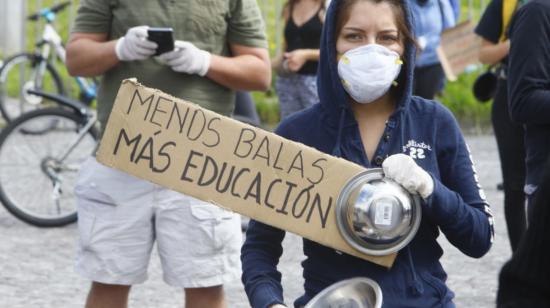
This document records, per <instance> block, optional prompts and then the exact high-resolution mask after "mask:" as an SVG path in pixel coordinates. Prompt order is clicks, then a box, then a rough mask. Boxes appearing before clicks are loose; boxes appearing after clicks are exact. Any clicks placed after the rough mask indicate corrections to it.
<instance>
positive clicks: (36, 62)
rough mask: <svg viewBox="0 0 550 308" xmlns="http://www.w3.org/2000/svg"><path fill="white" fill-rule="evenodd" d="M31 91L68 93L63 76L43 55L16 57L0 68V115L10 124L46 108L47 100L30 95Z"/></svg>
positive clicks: (20, 55) (18, 55)
mask: <svg viewBox="0 0 550 308" xmlns="http://www.w3.org/2000/svg"><path fill="white" fill-rule="evenodd" d="M43 63H46V64H45V69H44V70H43V72H41V69H40V67H41V66H42V65H43ZM28 89H36V90H41V91H44V92H49V93H57V94H61V95H64V94H65V89H64V87H63V82H62V81H61V77H60V76H59V73H58V72H57V70H56V69H55V67H54V66H53V65H52V64H51V63H50V62H48V61H47V60H46V59H44V58H42V56H40V55H35V54H30V53H19V54H16V55H14V56H12V57H11V58H9V59H7V60H6V62H4V65H3V66H2V67H1V68H0V112H2V116H3V117H4V119H6V121H8V122H9V121H12V120H13V119H15V118H17V117H18V116H19V115H21V114H22V113H24V112H27V111H31V110H34V109H37V108H39V107H46V106H44V105H43V102H44V99H43V98H42V97H40V96H36V95H32V94H28V93H27V90H28ZM53 104H54V103H53V102H50V103H49V105H53ZM41 105H42V106H41ZM45 105H48V104H45Z"/></svg>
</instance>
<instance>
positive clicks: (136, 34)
mask: <svg viewBox="0 0 550 308" xmlns="http://www.w3.org/2000/svg"><path fill="white" fill-rule="evenodd" d="M148 28H149V27H148V26H138V27H133V28H130V29H128V31H127V32H126V35H124V36H123V37H121V38H119V39H118V41H117V42H116V46H115V52H116V56H117V58H118V59H119V60H120V61H134V60H145V59H147V58H149V57H150V56H152V55H154V54H155V51H156V49H157V43H155V42H152V41H149V40H147V29H148Z"/></svg>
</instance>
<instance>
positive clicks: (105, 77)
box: [67, 0, 271, 308]
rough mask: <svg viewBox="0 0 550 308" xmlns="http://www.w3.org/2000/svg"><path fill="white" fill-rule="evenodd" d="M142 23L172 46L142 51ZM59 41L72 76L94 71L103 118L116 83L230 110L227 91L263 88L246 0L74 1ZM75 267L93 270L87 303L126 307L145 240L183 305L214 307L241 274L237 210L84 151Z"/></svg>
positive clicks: (260, 43) (144, 260)
mask: <svg viewBox="0 0 550 308" xmlns="http://www.w3.org/2000/svg"><path fill="white" fill-rule="evenodd" d="M149 26H154V27H171V28H173V30H174V32H173V33H174V39H175V49H174V50H172V51H169V52H166V53H164V54H161V55H160V56H158V57H157V58H153V55H154V54H155V51H156V48H157V44H156V43H154V42H152V41H149V40H148V39H147V38H148V29H149ZM71 31H72V32H71V35H70V38H69V43H68V45H67V67H68V69H69V72H70V73H71V74H72V75H78V76H99V75H101V76H102V78H101V83H100V85H99V92H98V97H97V103H98V119H99V122H100V124H101V125H102V126H103V125H105V124H106V122H107V119H108V117H109V113H110V112H111V108H112V105H113V102H114V100H115V96H116V94H117V91H118V88H119V86H120V84H121V81H122V80H123V79H125V78H130V77H137V79H138V81H139V82H141V83H143V84H144V85H146V86H148V87H153V88H157V89H160V90H162V91H164V92H166V93H168V94H170V95H173V96H175V97H179V98H182V99H186V100H188V101H191V102H193V103H196V104H198V105H200V106H202V107H204V108H207V109H210V110H212V111H214V112H218V113H220V114H222V115H226V116H229V115H230V114H231V113H232V111H233V108H234V99H235V92H234V89H235V90H236V89H238V90H265V89H267V88H268V86H269V84H270V83H271V67H270V63H269V55H268V52H267V42H266V38H265V30H264V26H263V21H262V18H261V13H260V10H259V7H258V5H257V3H256V1H255V0H228V1H223V0H210V1H208V2H205V3H203V1H199V2H197V1H194V0H179V1H170V3H168V2H164V1H142V2H139V4H137V2H135V1H131V0H118V1H110V0H109V1H107V0H81V1H80V4H79V8H78V13H77V16H76V20H75V22H74V27H73V28H72V30H71ZM75 194H76V196H77V199H78V230H79V238H80V240H79V246H78V253H77V261H76V271H77V272H78V273H79V274H81V275H83V276H84V277H86V278H88V279H90V280H92V286H91V289H90V292H89V294H88V298H87V302H86V307H89V308H91V307H101V308H105V307H126V306H127V302H128V294H129V292H130V288H131V286H132V285H134V284H137V283H142V282H144V281H145V280H146V279H147V267H148V264H149V258H150V254H151V250H152V248H153V245H154V243H155V242H156V244H157V248H158V252H159V256H160V258H161V263H162V267H163V273H164V280H165V282H166V283H167V284H169V285H171V286H174V287H178V288H182V289H184V292H185V307H188V308H192V307H198V308H202V307H209V308H216V307H225V306H226V303H225V297H224V291H223V284H224V283H227V282H229V281H231V280H233V279H234V278H236V277H238V276H239V274H240V260H239V248H240V247H241V240H242V236H241V228H240V219H239V216H238V215H236V214H234V213H230V212H228V211H225V210H223V209H221V208H219V207H217V206H214V205H212V204H209V203H206V202H203V201H200V200H197V199H195V198H192V197H190V196H186V195H183V194H180V193H177V192H175V191H171V190H169V189H166V188H163V187H160V186H158V185H155V184H152V183H150V182H148V181H145V180H141V179H138V178H135V177H132V176H130V175H128V174H126V173H123V172H120V171H118V170H115V169H111V168H108V167H106V166H103V165H101V164H99V163H98V162H97V161H96V160H95V158H90V159H89V160H88V161H87V162H86V163H85V164H84V165H83V166H82V168H81V170H80V174H79V178H78V182H77V185H76V187H75Z"/></svg>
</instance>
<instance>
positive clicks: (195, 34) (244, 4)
mask: <svg viewBox="0 0 550 308" xmlns="http://www.w3.org/2000/svg"><path fill="white" fill-rule="evenodd" d="M140 25H148V26H150V27H171V28H173V29H174V39H175V40H183V41H188V42H191V43H193V44H195V46H197V47H198V48H200V49H203V50H207V51H209V52H211V53H212V54H217V55H222V56H230V55H231V51H230V49H229V45H228V44H229V43H234V44H239V45H245V46H250V47H262V48H267V42H266V37H265V29H264V22H263V20H262V16H261V13H260V9H259V7H258V5H257V3H256V0H147V1H135V0H81V1H80V5H79V7H78V14H77V16H76V19H75V21H74V24H73V27H72V30H71V31H72V32H81V33H82V32H83V33H108V34H109V39H110V40H113V39H117V38H119V37H122V36H124V35H125V34H126V31H127V30H128V29H129V28H131V27H135V26H140ZM131 77H136V78H137V79H138V81H139V82H140V83H141V84H143V85H145V86H147V87H152V88H157V89H160V90H162V91H164V92H166V93H169V94H171V95H173V96H175V97H179V98H183V99H186V100H189V101H191V102H193V103H196V104H198V105H200V106H202V107H204V108H206V109H210V110H212V111H215V112H217V113H220V114H223V115H229V114H231V112H232V111H233V108H234V100H235V94H234V91H232V90H230V89H228V88H226V87H224V86H222V85H220V84H217V83H215V82H214V81H212V80H210V79H208V78H204V77H200V76H198V75H189V74H184V73H177V72H174V71H173V70H172V69H171V68H170V67H169V66H166V65H161V64H159V63H158V62H157V61H156V60H155V59H153V58H150V59H148V60H144V61H126V62H120V63H119V64H118V65H116V66H115V67H113V68H112V69H110V70H109V71H108V72H106V73H105V74H104V75H103V76H102V78H101V82H100V85H99V90H98V97H97V101H98V118H99V121H100V123H102V124H104V123H106V121H107V119H108V117H109V114H110V112H111V109H112V106H113V102H114V99H115V97H116V94H117V91H118V88H119V86H120V83H121V81H122V80H123V79H126V78H131Z"/></svg>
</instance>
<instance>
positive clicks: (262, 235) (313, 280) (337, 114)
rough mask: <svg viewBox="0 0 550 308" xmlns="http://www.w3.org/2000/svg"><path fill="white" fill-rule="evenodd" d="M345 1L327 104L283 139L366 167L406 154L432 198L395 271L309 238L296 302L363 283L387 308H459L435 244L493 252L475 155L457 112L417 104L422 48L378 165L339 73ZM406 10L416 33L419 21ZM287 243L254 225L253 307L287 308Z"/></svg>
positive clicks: (327, 75)
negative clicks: (370, 282) (372, 284)
mask: <svg viewBox="0 0 550 308" xmlns="http://www.w3.org/2000/svg"><path fill="white" fill-rule="evenodd" d="M340 3H341V1H339V0H332V1H331V4H330V6H329V8H328V10H327V15H326V20H325V27H324V29H323V34H322V37H321V59H320V63H319V71H318V88H319V97H320V101H321V102H320V103H319V104H316V105H315V106H313V107H311V108H309V109H306V110H304V111H302V112H299V113H297V114H294V115H293V116H290V117H289V118H288V119H286V120H285V121H284V122H282V123H281V124H280V126H279V127H278V128H277V130H276V133H277V134H279V135H281V136H283V137H285V138H288V139H291V140H294V141H298V142H301V143H304V144H306V145H309V146H312V147H314V148H316V149H318V150H320V151H322V152H325V153H331V154H333V155H335V156H340V157H343V158H345V159H347V160H350V161H353V162H355V163H358V164H360V165H363V166H365V167H380V166H381V164H382V162H383V160H384V158H386V157H388V156H389V155H392V154H397V153H405V154H408V155H410V156H411V157H412V158H414V159H415V161H416V163H417V164H418V165H419V166H421V167H422V168H423V169H424V170H426V171H428V172H429V173H430V175H431V176H432V177H433V179H434V182H435V185H434V192H433V194H432V195H431V196H430V197H429V198H428V199H427V200H424V202H423V205H422V206H423V217H422V223H421V226H420V228H419V230H418V233H417V234H416V236H415V238H414V239H413V241H411V243H410V244H409V245H408V246H407V247H405V248H404V249H402V250H401V251H400V252H399V253H398V255H397V258H396V260H395V263H394V264H393V266H392V268H391V269H386V268H384V267H381V266H378V265H375V264H373V263H370V262H367V261H365V260H362V259H359V258H356V257H353V256H350V255H347V254H342V253H340V252H337V251H335V250H334V249H331V248H328V247H325V246H322V245H320V244H317V243H314V242H312V241H309V240H306V239H304V254H305V255H306V257H307V258H306V259H305V260H304V262H302V267H303V275H304V278H305V284H304V290H305V293H304V295H303V296H301V297H300V298H298V299H297V300H296V301H295V303H294V304H295V306H296V307H299V306H302V305H304V304H306V303H307V302H308V301H309V300H310V299H311V298H312V297H313V296H315V295H316V294H317V293H319V292H320V291H321V290H323V289H324V288H326V287H328V286H329V285H331V284H333V283H335V282H337V281H340V280H343V279H346V278H351V277H357V276H365V277H369V278H371V279H374V280H375V281H377V282H378V284H379V285H380V287H381V288H382V292H383V297H384V298H383V306H384V307H423V308H424V307H453V306H454V305H453V304H452V298H453V296H454V294H453V292H452V291H450V290H449V289H448V288H447V286H446V284H445V281H446V278H447V275H446V273H445V271H444V270H443V268H442V267H441V264H440V262H439V259H440V257H441V256H442V254H443V251H442V249H441V247H440V246H439V245H438V243H437V241H436V239H437V237H438V236H439V233H440V232H443V234H445V236H446V237H447V239H448V240H449V241H450V242H451V243H452V244H453V245H454V246H456V247H457V248H458V249H460V250H461V251H462V252H463V253H464V254H466V255H468V256H471V257H476V258H479V257H481V256H483V255H484V254H485V253H486V252H487V251H488V250H489V248H490V246H491V243H492V240H493V226H492V221H493V219H492V216H491V213H490V209H489V205H488V204H487V202H486V201H485V198H484V194H483V191H482V190H481V187H480V186H479V184H478V182H477V176H476V174H475V169H474V166H473V163H472V161H471V157H470V153H469V151H468V148H467V146H466V144H465V142H464V138H463V137H462V134H461V132H460V129H459V127H458V125H457V122H456V120H455V118H454V117H453V115H452V114H451V113H450V112H449V110H447V109H446V108H445V107H444V106H442V105H441V104H439V103H437V102H435V101H429V100H425V99H422V98H420V97H415V96H411V89H412V75H413V74H412V72H413V67H414V55H415V49H414V46H412V45H408V46H406V48H405V55H404V59H403V60H404V62H405V64H404V65H403V67H402V70H401V73H400V75H399V77H398V84H399V85H398V87H397V88H394V89H393V90H394V91H395V94H396V97H397V102H398V106H397V108H396V110H395V112H394V113H393V114H392V115H391V117H390V119H389V120H388V121H387V124H386V128H385V132H384V134H383V137H382V138H381V140H380V142H379V144H378V148H377V150H376V152H375V155H374V157H371V158H367V156H366V154H365V151H364V149H363V144H362V141H361V137H360V134H359V129H358V125H357V122H356V120H355V118H354V116H353V114H352V112H351V109H350V99H349V96H348V95H347V93H346V92H345V90H344V88H343V87H342V84H341V82H340V78H339V77H338V73H337V61H336V56H337V54H336V49H335V45H336V44H335V33H334V31H335V19H336V12H337V10H338V9H339V5H340ZM405 3H406V1H405ZM406 10H407V14H406V15H407V22H408V24H409V25H410V24H411V20H410V19H411V17H410V16H411V14H410V11H409V9H408V8H407V9H406ZM284 235H285V233H284V231H281V230H279V229H276V228H273V227H270V226H268V225H265V224H262V223H259V222H256V221H251V223H250V225H249V229H248V232H247V235H246V241H245V243H244V245H243V248H242V254H241V259H242V262H243V275H242V281H243V283H244V286H245V290H246V293H247V295H248V298H249V300H250V304H251V305H252V307H255V308H256V307H262V308H263V307H268V306H269V305H272V304H276V303H284V301H283V290H282V286H281V282H280V281H281V274H280V273H279V272H278V271H277V263H278V261H279V258H280V256H281V254H282V246H281V242H282V240H283V238H284Z"/></svg>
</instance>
